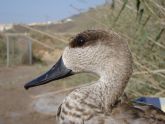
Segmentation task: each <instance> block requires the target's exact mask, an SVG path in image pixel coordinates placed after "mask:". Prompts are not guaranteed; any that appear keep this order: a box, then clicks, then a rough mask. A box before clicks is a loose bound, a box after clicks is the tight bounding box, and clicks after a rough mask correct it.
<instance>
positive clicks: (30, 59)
mask: <svg viewBox="0 0 165 124" xmlns="http://www.w3.org/2000/svg"><path fill="white" fill-rule="evenodd" d="M28 39H29V38H28ZM28 49H29V64H32V41H31V40H30V39H29V41H28Z"/></svg>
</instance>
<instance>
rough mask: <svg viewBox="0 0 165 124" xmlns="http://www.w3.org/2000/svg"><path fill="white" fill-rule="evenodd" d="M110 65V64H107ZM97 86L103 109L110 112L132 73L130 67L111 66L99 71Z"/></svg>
mask: <svg viewBox="0 0 165 124" xmlns="http://www.w3.org/2000/svg"><path fill="white" fill-rule="evenodd" d="M109 67H110V66H109ZM100 72H101V73H100V79H99V80H98V83H97V86H98V87H99V89H101V90H100V93H101V94H102V97H103V98H102V103H103V108H104V109H105V110H104V111H106V112H110V111H111V109H112V106H113V105H114V104H115V102H116V100H117V99H118V98H119V97H120V96H121V95H122V94H123V92H124V89H125V87H126V85H127V82H128V80H129V78H130V76H131V74H132V67H131V66H130V67H124V66H121V67H120V66H116V67H115V66H113V68H111V69H109V68H107V69H104V71H100Z"/></svg>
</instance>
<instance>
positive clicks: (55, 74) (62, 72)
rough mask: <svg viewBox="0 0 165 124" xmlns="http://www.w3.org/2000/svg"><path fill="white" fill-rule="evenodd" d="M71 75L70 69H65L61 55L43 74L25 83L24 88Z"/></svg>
mask: <svg viewBox="0 0 165 124" xmlns="http://www.w3.org/2000/svg"><path fill="white" fill-rule="evenodd" d="M71 75H73V73H72V70H70V69H67V68H66V67H65V65H64V63H63V60H62V57H61V58H60V59H59V60H58V62H57V63H56V64H55V65H54V66H53V67H52V68H51V69H50V70H49V71H47V72H46V73H45V74H43V75H41V76H39V77H37V78H35V79H34V80H32V81H30V82H28V83H27V84H25V86H24V87H25V89H29V88H31V87H35V86H39V85H43V84H47V83H49V82H51V81H54V80H58V79H61V78H65V77H68V76H71Z"/></svg>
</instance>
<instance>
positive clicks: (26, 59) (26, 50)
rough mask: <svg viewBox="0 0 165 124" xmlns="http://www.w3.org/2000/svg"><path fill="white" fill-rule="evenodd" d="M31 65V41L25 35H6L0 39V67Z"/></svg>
mask: <svg viewBox="0 0 165 124" xmlns="http://www.w3.org/2000/svg"><path fill="white" fill-rule="evenodd" d="M18 64H32V41H31V40H30V39H29V38H28V36H27V35H26V34H16V33H10V34H9V33H6V34H5V35H3V36H2V37H1V38H0V65H1V66H2V65H3V66H4V65H6V66H12V65H18Z"/></svg>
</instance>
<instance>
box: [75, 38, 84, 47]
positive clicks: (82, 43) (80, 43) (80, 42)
mask: <svg viewBox="0 0 165 124" xmlns="http://www.w3.org/2000/svg"><path fill="white" fill-rule="evenodd" d="M76 42H77V45H78V46H82V45H84V43H85V42H86V38H84V37H83V36H78V37H77V39H76Z"/></svg>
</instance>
